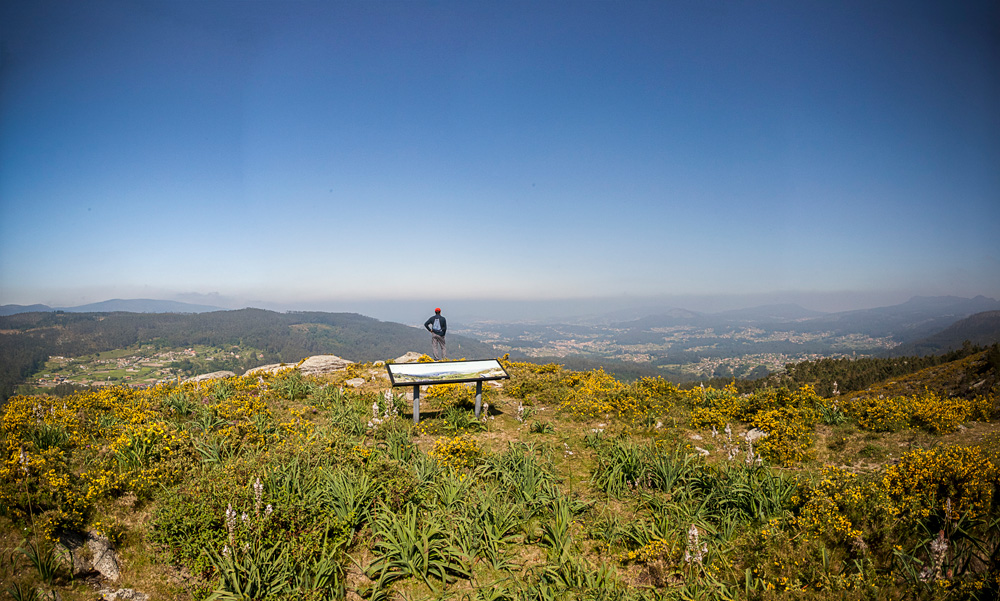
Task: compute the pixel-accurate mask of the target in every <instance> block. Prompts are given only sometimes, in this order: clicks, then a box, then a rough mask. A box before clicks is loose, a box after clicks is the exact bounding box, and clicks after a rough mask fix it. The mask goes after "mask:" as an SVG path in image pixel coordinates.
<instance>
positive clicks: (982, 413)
mask: <svg viewBox="0 0 1000 601" xmlns="http://www.w3.org/2000/svg"><path fill="white" fill-rule="evenodd" d="M992 405H993V403H992V401H991V400H990V399H988V398H987V397H985V396H978V397H975V398H973V399H965V398H961V397H945V396H942V395H940V394H938V393H936V392H933V391H931V390H924V392H923V393H921V394H916V395H900V396H890V397H883V396H873V395H869V396H863V397H858V398H854V399H851V400H849V401H848V402H847V403H846V404H845V406H844V409H845V411H846V412H847V413H848V415H850V416H851V417H853V418H854V419H855V420H856V421H857V422H858V425H859V426H861V427H862V428H864V429H866V430H871V431H873V432H898V431H900V430H903V429H906V428H909V427H911V426H913V427H919V428H924V429H926V430H927V431H929V432H932V433H935V434H943V433H948V432H954V431H955V430H956V429H958V426H959V425H960V424H962V423H963V422H966V421H969V420H973V419H974V420H983V421H988V420H989V414H990V410H991V408H992Z"/></svg>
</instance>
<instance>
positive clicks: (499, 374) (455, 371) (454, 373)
mask: <svg viewBox="0 0 1000 601" xmlns="http://www.w3.org/2000/svg"><path fill="white" fill-rule="evenodd" d="M386 368H387V369H388V370H389V379H390V380H392V385H393V386H412V385H414V384H419V385H430V384H456V383H460V382H475V381H477V380H503V379H506V378H509V377H510V376H508V375H507V372H506V371H505V370H504V368H503V366H502V365H500V362H499V361H497V360H496V359H487V360H483V361H439V362H435V363H388V364H386Z"/></svg>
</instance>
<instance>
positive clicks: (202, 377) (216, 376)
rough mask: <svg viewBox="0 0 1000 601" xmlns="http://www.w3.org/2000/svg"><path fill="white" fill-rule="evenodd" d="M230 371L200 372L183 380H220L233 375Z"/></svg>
mask: <svg viewBox="0 0 1000 601" xmlns="http://www.w3.org/2000/svg"><path fill="white" fill-rule="evenodd" d="M235 375H236V374H234V373H233V372H231V371H213V372H212V373H210V374H201V375H200V376H192V377H190V378H188V379H186V380H184V382H206V381H208V380H221V379H222V378H232V377H233V376H235Z"/></svg>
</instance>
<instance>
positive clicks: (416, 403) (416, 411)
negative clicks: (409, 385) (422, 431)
mask: <svg viewBox="0 0 1000 601" xmlns="http://www.w3.org/2000/svg"><path fill="white" fill-rule="evenodd" d="M413 423H414V424H419V423H420V386H414V387H413Z"/></svg>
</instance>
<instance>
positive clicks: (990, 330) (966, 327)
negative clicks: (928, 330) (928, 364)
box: [890, 311, 1000, 357]
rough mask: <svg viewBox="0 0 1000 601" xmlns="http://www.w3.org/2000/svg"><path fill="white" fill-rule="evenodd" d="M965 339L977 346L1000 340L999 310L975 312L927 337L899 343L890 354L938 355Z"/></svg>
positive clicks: (958, 346)
mask: <svg viewBox="0 0 1000 601" xmlns="http://www.w3.org/2000/svg"><path fill="white" fill-rule="evenodd" d="M967 341H968V342H970V343H972V344H977V345H979V346H988V345H991V344H995V343H997V342H1000V311H984V312H982V313H976V314H975V315H971V316H969V317H966V318H965V319H961V320H959V321H956V322H955V323H953V324H951V325H950V326H948V327H947V328H945V329H944V330H942V331H940V332H938V333H936V334H933V335H931V336H928V337H927V338H923V339H921V340H916V341H914V342H909V343H906V344H901V345H899V346H897V347H896V348H894V349H892V351H891V352H890V354H891V355H892V356H894V357H908V356H914V355H939V354H941V353H945V352H947V351H952V350H957V349H959V348H961V346H962V345H963V344H964V343H965V342H967Z"/></svg>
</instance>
